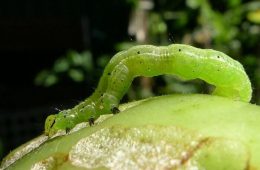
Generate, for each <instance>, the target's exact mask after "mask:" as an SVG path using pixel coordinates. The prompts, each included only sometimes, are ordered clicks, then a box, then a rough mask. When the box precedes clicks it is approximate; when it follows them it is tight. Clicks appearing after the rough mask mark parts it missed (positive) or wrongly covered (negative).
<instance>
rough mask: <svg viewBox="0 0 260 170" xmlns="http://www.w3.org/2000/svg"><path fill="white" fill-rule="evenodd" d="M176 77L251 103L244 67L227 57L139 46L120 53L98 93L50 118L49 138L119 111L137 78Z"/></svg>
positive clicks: (196, 50)
mask: <svg viewBox="0 0 260 170" xmlns="http://www.w3.org/2000/svg"><path fill="white" fill-rule="evenodd" d="M162 74H172V75H176V76H179V77H181V78H184V79H187V80H189V79H195V78H199V79H202V80H204V81H206V82H208V83H209V84H212V85H214V86H215V87H216V88H215V90H214V92H213V95H219V96H224V97H228V98H231V99H234V100H241V101H245V102H249V101H250V99H251V94H252V89H251V83H250V80H249V78H248V76H247V74H246V73H245V70H244V68H243V66H242V65H241V64H240V63H239V62H237V61H235V60H233V59H232V58H230V57H229V56H227V55H226V54H224V53H222V52H219V51H215V50H211V49H199V48H195V47H192V46H189V45H183V44H172V45H169V46H161V47H156V46H152V45H139V46H135V47H132V48H130V49H129V50H126V51H122V52H119V53H117V54H116V55H115V56H114V57H113V58H112V59H111V60H110V62H109V63H108V65H107V66H106V68H105V70H104V73H103V75H102V77H101V79H100V81H99V84H98V87H97V89H96V90H95V92H94V93H93V94H92V95H91V96H90V97H89V98H87V99H86V100H85V101H83V102H81V103H80V104H79V105H77V106H75V107H74V108H72V109H69V110H64V111H61V112H60V113H58V114H56V115H50V116H49V117H48V118H47V119H46V122H45V133H46V134H47V135H49V136H52V135H53V134H55V133H56V132H57V131H58V130H62V129H63V130H66V129H71V128H73V127H74V126H75V125H76V124H78V123H80V122H84V121H89V122H90V124H92V123H93V122H94V120H95V119H97V118H98V117H99V116H100V115H102V114H108V113H111V111H112V112H117V109H116V108H117V107H118V104H119V102H120V100H121V98H122V97H123V96H124V94H125V93H126V92H127V90H128V88H129V86H130V85H131V83H132V81H133V79H134V78H135V77H137V76H147V77H152V76H157V75H162Z"/></svg>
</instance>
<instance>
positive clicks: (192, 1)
mask: <svg viewBox="0 0 260 170" xmlns="http://www.w3.org/2000/svg"><path fill="white" fill-rule="evenodd" d="M201 3H203V0H186V5H187V6H188V7H190V8H191V9H197V8H199V6H200V5H201Z"/></svg>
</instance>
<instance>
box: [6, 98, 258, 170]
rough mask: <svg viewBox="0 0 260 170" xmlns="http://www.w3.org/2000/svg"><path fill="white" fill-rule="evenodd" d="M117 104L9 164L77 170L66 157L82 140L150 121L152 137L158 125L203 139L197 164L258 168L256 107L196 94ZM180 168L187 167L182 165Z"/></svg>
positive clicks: (215, 166) (213, 166)
mask: <svg viewBox="0 0 260 170" xmlns="http://www.w3.org/2000/svg"><path fill="white" fill-rule="evenodd" d="M129 105H130V106H129ZM131 105H132V106H131ZM120 109H121V110H122V112H120V113H119V114H116V115H114V116H112V117H110V118H108V119H106V120H105V121H103V122H101V123H100V124H98V125H95V126H93V127H86V128H83V129H81V130H78V131H76V132H74V133H71V134H67V135H64V136H60V137H56V138H53V139H50V140H47V141H45V142H43V144H42V145H41V146H39V147H36V148H35V149H34V150H33V151H32V152H30V153H29V154H27V155H24V156H22V158H21V159H19V160H17V161H16V162H15V163H13V164H12V165H10V166H9V167H8V168H9V169H21V168H22V169H30V168H31V167H35V165H39V163H42V162H45V165H46V166H47V165H48V166H49V167H52V168H53V167H55V168H68V169H75V168H77V169H81V168H82V167H81V166H80V165H77V166H75V165H74V164H71V157H70V154H72V150H73V148H75V147H76V145H77V144H79V142H80V141H82V140H84V139H86V138H89V137H91V135H93V134H96V133H98V132H100V130H102V129H111V128H113V127H114V130H116V131H117V130H118V131H120V130H122V129H133V128H137V129H138V128H140V129H144V128H145V127H147V128H146V129H149V126H151V129H152V128H153V129H154V130H153V132H152V133H153V134H154V136H158V135H160V134H162V131H161V130H159V129H160V128H157V127H165V128H173V129H174V128H176V129H181V130H180V131H178V133H179V134H185V135H183V136H184V137H183V138H181V140H183V141H182V142H184V143H185V142H186V143H187V142H191V139H195V140H197V141H204V140H205V141H206V142H205V144H203V145H201V147H198V148H197V150H196V152H193V153H194V154H193V155H192V156H191V157H190V158H189V160H190V161H195V162H196V163H197V167H198V169H203V168H204V169H208V168H211V169H218V168H219V167H221V166H222V167H228V168H229V169H246V168H247V169H260V165H259V162H260V143H259V141H260V133H259V131H260V125H259V122H260V107H259V106H256V105H253V104H249V103H245V102H239V101H234V100H231V99H228V98H223V97H217V96H210V95H198V94H194V95H169V96H161V97H155V98H149V99H146V100H144V101H138V102H137V103H129V104H128V105H127V104H126V105H123V107H121V108H120ZM156 128H157V129H158V130H156ZM176 133H177V131H176V130H172V134H176ZM122 134H125V135H127V134H128V133H122ZM145 134H146V133H141V134H140V135H145ZM167 134H168V133H167ZM169 134H171V133H169ZM185 136H186V137H187V136H188V137H187V138H186V137H185ZM101 137H102V136H100V138H101ZM189 137H194V138H189ZM167 138H170V137H167V136H166V135H165V138H164V137H161V138H155V139H156V140H155V141H157V140H167ZM119 139H121V137H120V136H119ZM131 139H132V138H131ZM202 139H204V140H202ZM206 139H207V140H206ZM189 140H190V141H189ZM145 141H146V140H145ZM93 142H95V141H93ZM182 142H180V143H182ZM173 146H174V144H173ZM23 147H25V146H23ZM86 147H87V146H86ZM184 148H185V147H184ZM108 149H109V148H108ZM19 151H21V149H20V150H19V148H18V150H16V151H15V152H16V153H17V152H19ZM14 154H15V153H10V155H9V156H8V157H7V158H6V159H5V160H4V161H3V162H2V168H3V167H4V165H5V162H6V160H8V159H9V160H10V159H12V155H14ZM82 159H84V157H82ZM37 163H38V164H37ZM238 163H239V164H238ZM235 166H237V167H235ZM222 167H221V168H222ZM178 168H179V169H185V167H178ZM50 169H51V168H50Z"/></svg>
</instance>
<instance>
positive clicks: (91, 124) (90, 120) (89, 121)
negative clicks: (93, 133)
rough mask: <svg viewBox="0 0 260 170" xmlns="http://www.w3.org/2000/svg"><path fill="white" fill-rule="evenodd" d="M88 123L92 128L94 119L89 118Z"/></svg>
mask: <svg viewBox="0 0 260 170" xmlns="http://www.w3.org/2000/svg"><path fill="white" fill-rule="evenodd" d="M88 123H89V125H90V126H93V125H94V124H95V119H94V118H93V117H91V118H89V119H88Z"/></svg>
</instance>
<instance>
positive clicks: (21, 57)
mask: <svg viewBox="0 0 260 170" xmlns="http://www.w3.org/2000/svg"><path fill="white" fill-rule="evenodd" d="M129 10H130V6H129V5H127V4H125V3H124V2H123V3H122V2H121V1H120V0H117V1H116V0H112V1H106V0H102V1H99V2H96V1H81V2H80V1H66V0H65V1H64V0H56V1H55V0H41V1H33V0H28V1H13V0H11V1H1V3H0V77H1V79H0V140H1V142H2V144H3V148H4V149H3V150H4V154H6V153H8V152H9V151H10V150H11V149H14V148H15V147H17V146H18V145H20V144H22V143H24V142H25V141H27V140H29V139H31V138H33V137H35V136H37V135H39V134H40V133H42V132H43V130H44V129H43V127H44V120H45V118H46V117H47V115H49V114H50V113H56V112H57V109H64V108H67V107H69V106H71V105H75V104H77V103H78V101H80V100H82V99H83V98H85V97H86V96H88V95H89V94H90V93H91V92H92V90H93V88H94V87H95V86H94V85H95V83H93V84H92V87H91V88H88V87H86V83H74V82H72V81H69V80H68V81H64V82H63V83H62V84H59V85H54V86H52V87H49V88H46V87H43V86H36V85H35V83H34V79H35V77H36V75H37V73H38V72H40V71H41V70H43V69H45V68H48V67H50V66H51V65H52V64H53V62H54V61H55V60H56V59H57V58H58V57H60V56H61V55H63V54H65V53H66V51H67V50H68V49H73V50H77V51H79V52H80V51H83V50H84V49H89V48H91V49H92V52H93V54H96V55H98V54H100V53H106V52H111V51H113V50H111V49H114V48H113V44H114V43H115V42H118V41H121V40H122V39H123V38H127V37H128V36H127V31H126V30H127V22H128V18H129ZM108 14H109V15H108ZM96 81H97V80H96ZM1 155H2V154H1ZM2 156H3V155H2Z"/></svg>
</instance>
